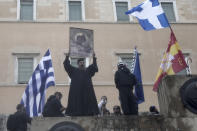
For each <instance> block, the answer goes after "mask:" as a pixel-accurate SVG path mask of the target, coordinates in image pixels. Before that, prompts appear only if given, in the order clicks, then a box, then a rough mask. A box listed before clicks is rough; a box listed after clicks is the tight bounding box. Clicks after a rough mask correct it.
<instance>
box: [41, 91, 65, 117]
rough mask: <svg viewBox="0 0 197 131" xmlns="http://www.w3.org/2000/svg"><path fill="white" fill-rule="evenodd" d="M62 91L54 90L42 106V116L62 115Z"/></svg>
mask: <svg viewBox="0 0 197 131" xmlns="http://www.w3.org/2000/svg"><path fill="white" fill-rule="evenodd" d="M61 98H62V93H61V92H55V94H54V95H51V96H50V97H49V98H48V99H47V102H46V104H45V106H44V111H43V113H42V114H43V116H44V117H63V116H64V114H63V113H62V112H63V111H64V110H65V108H64V107H63V106H62V104H61Z"/></svg>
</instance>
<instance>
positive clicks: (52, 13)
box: [36, 0, 66, 21]
mask: <svg viewBox="0 0 197 131" xmlns="http://www.w3.org/2000/svg"><path fill="white" fill-rule="evenodd" d="M65 7H66V5H65V1H63V0H37V8H36V9H37V11H36V12H37V20H38V21H40V20H42V21H65V19H66V17H65V16H66V14H65V13H66V11H65V10H66V8H65Z"/></svg>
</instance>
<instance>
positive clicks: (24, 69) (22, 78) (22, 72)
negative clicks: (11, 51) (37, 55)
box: [17, 58, 34, 84]
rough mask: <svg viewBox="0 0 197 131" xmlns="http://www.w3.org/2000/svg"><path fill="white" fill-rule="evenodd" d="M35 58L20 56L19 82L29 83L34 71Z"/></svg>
mask: <svg viewBox="0 0 197 131" xmlns="http://www.w3.org/2000/svg"><path fill="white" fill-rule="evenodd" d="M33 65H34V63H33V58H18V81H17V83H18V84H26V83H28V81H29V79H30V77H31V75H32V73H33Z"/></svg>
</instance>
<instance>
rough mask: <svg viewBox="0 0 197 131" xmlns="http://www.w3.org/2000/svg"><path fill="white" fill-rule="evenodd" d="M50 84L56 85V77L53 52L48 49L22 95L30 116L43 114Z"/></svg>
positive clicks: (22, 101)
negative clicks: (52, 58) (52, 57)
mask: <svg viewBox="0 0 197 131" xmlns="http://www.w3.org/2000/svg"><path fill="white" fill-rule="evenodd" d="M49 86H55V77H54V69H53V66H52V60H51V54H50V51H49V50H48V51H47V52H46V53H45V55H44V57H42V59H41V61H40V63H39V64H38V65H37V67H36V69H35V70H34V72H33V74H32V77H31V78H30V80H29V82H28V85H27V87H26V89H25V92H24V93H23V96H22V100H21V104H23V105H24V106H25V108H26V112H27V114H28V115H29V116H30V117H34V116H40V115H41V114H42V111H43V108H44V104H45V94H46V89H47V88H48V87H49Z"/></svg>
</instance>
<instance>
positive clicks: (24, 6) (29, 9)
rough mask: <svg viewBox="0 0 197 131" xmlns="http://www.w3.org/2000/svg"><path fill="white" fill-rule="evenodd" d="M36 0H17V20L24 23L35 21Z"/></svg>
mask: <svg viewBox="0 0 197 131" xmlns="http://www.w3.org/2000/svg"><path fill="white" fill-rule="evenodd" d="M35 3H36V0H17V8H18V11H17V19H18V20H22V21H32V20H35V16H36V14H35V12H36V4H35Z"/></svg>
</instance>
